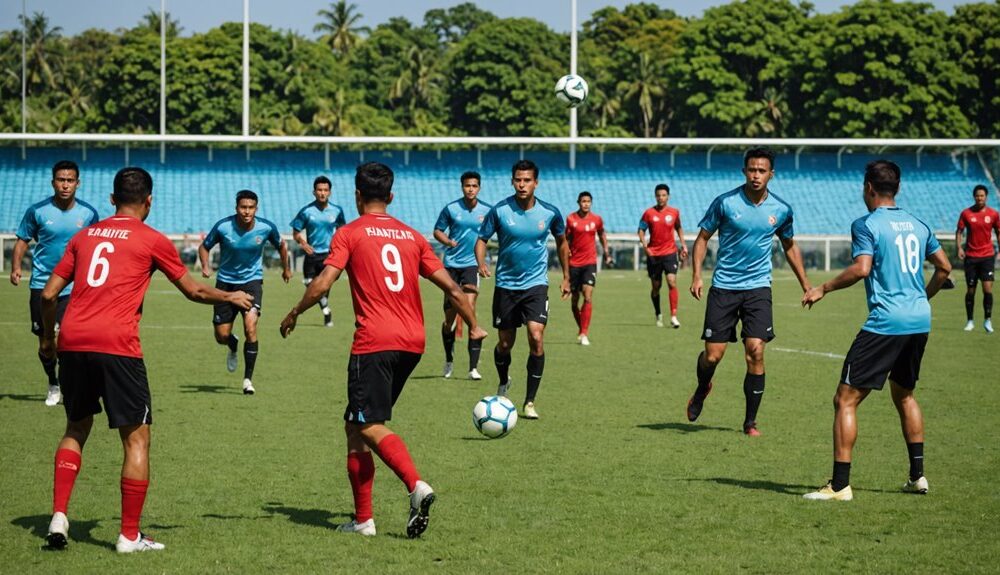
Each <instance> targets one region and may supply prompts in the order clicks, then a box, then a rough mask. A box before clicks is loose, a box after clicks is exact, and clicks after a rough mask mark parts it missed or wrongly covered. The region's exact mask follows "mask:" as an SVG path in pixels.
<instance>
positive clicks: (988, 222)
mask: <svg viewBox="0 0 1000 575" xmlns="http://www.w3.org/2000/svg"><path fill="white" fill-rule="evenodd" d="M983 221H984V222H986V223H987V224H990V223H993V218H991V217H989V216H986V217H985V218H983Z"/></svg>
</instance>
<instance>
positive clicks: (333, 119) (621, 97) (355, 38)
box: [0, 0, 1000, 138]
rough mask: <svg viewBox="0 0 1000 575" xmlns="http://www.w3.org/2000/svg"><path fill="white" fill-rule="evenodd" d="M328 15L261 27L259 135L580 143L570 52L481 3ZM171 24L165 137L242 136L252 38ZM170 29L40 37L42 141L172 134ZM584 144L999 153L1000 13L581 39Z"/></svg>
mask: <svg viewBox="0 0 1000 575" xmlns="http://www.w3.org/2000/svg"><path fill="white" fill-rule="evenodd" d="M358 10H359V9H358V7H357V6H356V5H355V4H349V3H347V2H345V1H342V0H341V1H337V2H333V3H331V4H330V6H329V9H327V10H321V11H320V12H319V13H318V14H317V23H316V27H315V29H314V32H315V33H316V38H315V39H313V38H307V37H305V36H303V35H301V34H298V33H296V32H291V31H285V30H276V29H273V28H271V27H269V26H266V25H263V24H253V25H252V26H251V38H250V42H251V45H250V49H251V82H252V85H251V97H252V105H251V114H252V117H251V122H250V124H251V132H252V133H254V134H264V135H305V134H319V135H426V136H440V135H492V136H507V135H519V136H552V135H565V133H566V130H567V128H566V113H565V111H564V110H563V109H562V108H561V106H560V105H559V104H558V102H557V101H556V100H555V98H553V97H552V92H551V90H552V86H553V84H554V83H555V80H556V79H557V78H558V77H559V76H560V75H562V74H564V73H566V72H568V68H569V36H568V35H567V34H560V33H556V32H554V31H552V30H551V29H549V28H548V27H547V26H546V25H545V24H543V23H541V22H539V21H536V20H533V19H530V18H516V19H501V18H498V17H496V16H495V15H493V14H492V13H490V12H488V11H485V10H482V9H480V8H479V7H477V6H476V5H475V4H473V3H465V4H461V5H458V6H454V7H452V8H448V9H435V10H430V11H428V12H427V13H426V14H425V15H424V22H423V23H422V24H415V23H412V22H410V21H408V20H406V19H404V18H393V19H390V20H389V21H388V22H385V23H383V24H380V25H379V26H377V27H376V28H374V29H371V30H370V29H367V28H364V27H361V26H359V25H358V21H359V19H360V18H359V17H360V14H359V12H358ZM181 24H182V23H179V22H176V21H173V20H170V19H169V16H168V40H167V89H168V104H167V131H168V132H170V133H187V134H203V133H217V134H238V133H240V129H241V116H240V114H241V103H240V94H241V81H242V80H241V78H242V72H241V59H242V55H241V42H242V25H241V24H239V23H227V24H223V25H221V26H219V27H217V28H213V29H211V30H209V31H208V32H206V33H203V34H192V35H187V36H185V35H183V34H182V33H183V28H182V27H181ZM21 34H22V32H21V30H20V29H18V30H11V31H5V32H0V131H4V132H18V131H20V126H21V116H20V114H21V101H20V93H21ZM159 34H160V22H159V14H158V13H155V12H150V13H148V14H147V15H146V16H145V17H144V19H143V20H142V21H141V22H139V23H138V24H137V25H136V26H134V27H133V28H130V29H118V30H115V31H106V30H87V31H85V32H82V33H80V34H78V35H76V36H65V35H63V34H62V33H61V30H60V28H59V27H57V26H52V25H51V23H50V21H49V19H48V18H47V17H46V16H45V15H44V14H41V13H35V14H33V15H31V16H29V18H28V21H27V35H26V41H27V78H28V82H27V91H28V92H27V93H28V100H27V105H28V117H27V129H28V131H29V132H128V133H156V132H158V130H159V66H160V61H159ZM579 53H580V65H579V70H578V71H579V73H580V74H581V75H583V76H584V77H585V78H587V79H588V80H589V81H590V84H591V97H590V100H589V101H588V102H587V104H586V105H585V106H584V107H582V108H581V111H580V116H579V118H580V134H581V135H584V136H598V135H600V136H647V137H649V136H653V137H663V136H702V137H712V136H727V137H740V136H750V137H798V136H803V137H861V136H866V137H887V138H888V137H906V138H908V137H913V138H927V137H946V138H967V137H983V138H997V137H1000V74H998V69H1000V4H998V3H997V2H993V3H985V2H981V3H974V4H966V5H962V6H958V7H957V8H956V10H955V13H954V14H953V15H948V14H946V13H944V12H941V11H938V10H935V9H934V8H933V6H932V5H930V4H924V3H916V2H913V3H911V2H892V1H890V0H861V1H859V2H856V3H855V4H853V5H850V6H845V7H844V8H842V9H841V10H840V11H839V12H836V13H833V14H817V13H815V11H814V9H813V7H812V5H811V4H809V3H808V2H800V3H798V4H795V3H793V2H791V1H790V0H745V1H734V2H732V3H730V4H728V5H724V6H719V7H716V8H711V9H709V10H706V11H705V12H704V14H703V15H702V16H701V17H700V18H680V17H678V16H677V15H676V14H675V13H674V12H672V11H670V10H665V9H662V8H660V7H658V6H656V5H655V4H650V3H637V4H632V5H629V6H627V7H625V8H624V9H623V10H618V9H617V8H610V7H609V8H604V9H601V10H598V11H596V12H594V13H593V14H592V17H591V19H590V20H588V21H586V22H584V23H583V26H582V32H581V35H580V52H579Z"/></svg>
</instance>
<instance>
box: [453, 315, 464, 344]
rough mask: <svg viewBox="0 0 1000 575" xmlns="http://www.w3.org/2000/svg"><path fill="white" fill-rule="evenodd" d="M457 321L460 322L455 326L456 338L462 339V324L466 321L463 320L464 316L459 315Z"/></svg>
mask: <svg viewBox="0 0 1000 575" xmlns="http://www.w3.org/2000/svg"><path fill="white" fill-rule="evenodd" d="M455 323H457V324H458V325H456V326H455V339H462V324H463V323H465V322H463V321H462V318H461V317H459V318H458V319H457V320H455Z"/></svg>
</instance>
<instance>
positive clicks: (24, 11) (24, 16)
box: [21, 0, 28, 160]
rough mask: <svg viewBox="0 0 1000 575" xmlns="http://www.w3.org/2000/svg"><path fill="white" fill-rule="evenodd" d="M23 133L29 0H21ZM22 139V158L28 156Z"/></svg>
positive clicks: (25, 127) (23, 126) (24, 128)
mask: <svg viewBox="0 0 1000 575" xmlns="http://www.w3.org/2000/svg"><path fill="white" fill-rule="evenodd" d="M21 133H22V134H27V133H28V0H21ZM24 147H25V141H24V140H21V159H22V160H23V159H25V158H26V157H27V152H26V151H25V149H24Z"/></svg>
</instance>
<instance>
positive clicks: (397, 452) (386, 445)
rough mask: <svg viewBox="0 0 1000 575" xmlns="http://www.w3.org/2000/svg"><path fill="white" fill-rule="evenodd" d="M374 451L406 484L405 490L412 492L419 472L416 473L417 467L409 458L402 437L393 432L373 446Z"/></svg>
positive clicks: (418, 479)
mask: <svg viewBox="0 0 1000 575" xmlns="http://www.w3.org/2000/svg"><path fill="white" fill-rule="evenodd" d="M375 452H376V453H377V454H378V456H379V458H380V459H381V460H382V462H383V463H385V464H386V465H388V466H389V469H391V470H392V471H393V473H395V474H396V476H397V477H399V478H400V479H401V480H402V481H403V483H404V484H406V491H407V492H410V493H412V492H413V488H414V487H416V485H417V481H420V474H419V473H417V467H416V466H415V465H413V460H412V459H410V452H409V451H407V450H406V444H405V443H403V439H402V438H401V437H400V436H398V435H396V434H395V433H391V434H389V435H387V436H385V437H384V438H383V439H382V441H380V442H379V444H378V445H377V446H375Z"/></svg>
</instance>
